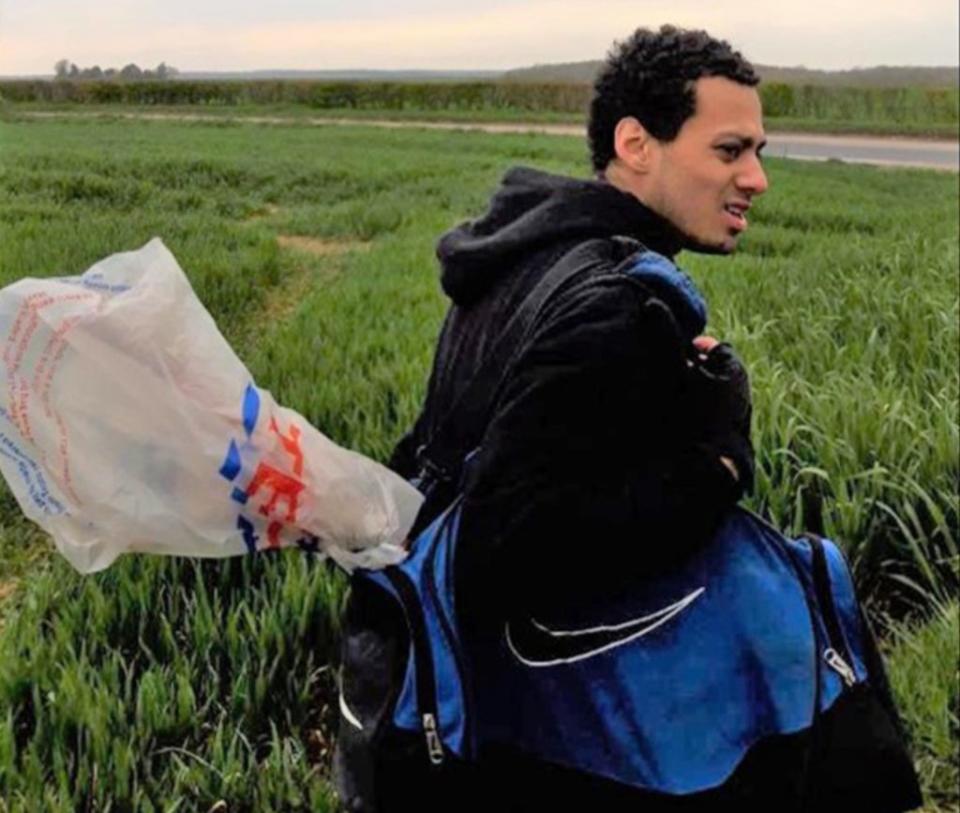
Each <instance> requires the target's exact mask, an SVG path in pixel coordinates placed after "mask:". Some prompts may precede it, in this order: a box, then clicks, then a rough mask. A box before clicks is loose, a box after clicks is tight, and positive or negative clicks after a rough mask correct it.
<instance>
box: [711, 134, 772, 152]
mask: <svg viewBox="0 0 960 813" xmlns="http://www.w3.org/2000/svg"><path fill="white" fill-rule="evenodd" d="M717 138H718V139H724V138H733V139H735V140H737V141H739V142H740V146H741V147H743V148H744V149H750V148H751V147H752V146H754V144H756V146H757V152H760V150H762V149H763V148H764V147H766V146H767V139H765V138H763V139H761V140H760V142H759V143H757V142H756V141H754V139H753V138H751V137H750V136H744V135H740V134H739V133H721V134H720V135H718V136H717Z"/></svg>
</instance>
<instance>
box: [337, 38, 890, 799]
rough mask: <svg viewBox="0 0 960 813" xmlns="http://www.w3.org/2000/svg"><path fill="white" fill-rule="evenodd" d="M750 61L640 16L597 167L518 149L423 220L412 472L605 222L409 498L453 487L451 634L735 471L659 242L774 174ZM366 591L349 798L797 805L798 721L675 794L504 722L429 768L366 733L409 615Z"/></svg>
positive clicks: (402, 454)
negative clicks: (437, 321)
mask: <svg viewBox="0 0 960 813" xmlns="http://www.w3.org/2000/svg"><path fill="white" fill-rule="evenodd" d="M757 83H758V78H757V76H756V75H755V73H754V71H753V68H752V67H751V66H750V64H749V63H748V62H746V61H745V60H744V59H743V58H742V57H741V56H740V55H739V54H738V53H736V52H735V51H733V50H732V49H731V48H730V46H729V45H728V44H727V43H725V42H721V41H717V40H715V39H713V38H711V37H710V36H708V35H707V34H706V33H704V32H700V31H684V30H678V29H675V28H672V27H663V28H662V29H660V31H658V32H651V31H648V30H644V29H640V30H638V31H637V32H636V33H634V34H633V36H632V37H630V38H629V39H628V40H627V41H626V42H624V43H622V44H620V45H619V46H618V47H617V48H615V50H614V51H613V52H612V53H611V55H610V57H609V58H608V60H607V62H606V64H605V65H604V67H603V69H602V71H601V73H600V75H599V77H598V79H597V81H596V85H595V93H594V98H593V101H592V105H591V110H590V123H589V139H590V149H591V154H592V162H593V168H594V170H595V171H596V179H595V180H590V181H580V180H574V179H571V178H564V177H558V176H552V175H548V174H546V173H542V172H538V171H535V170H532V169H525V168H515V169H513V170H510V171H509V172H508V173H507V174H506V176H505V178H504V181H503V185H502V186H501V188H500V189H499V190H498V191H497V193H496V194H495V195H494V197H493V199H492V201H491V203H490V206H489V209H488V211H487V212H486V213H485V214H484V215H483V216H482V217H480V218H479V219H478V220H475V221H472V222H469V223H466V224H463V225H461V226H459V227H457V228H455V229H453V230H452V231H451V232H449V233H448V234H446V235H444V236H443V238H442V239H441V240H440V243H439V246H438V256H439V258H440V261H441V264H442V267H443V273H442V285H443V289H444V291H445V292H446V293H447V295H448V296H449V297H450V298H451V300H452V303H453V304H452V306H451V309H450V312H449V314H448V316H447V319H446V322H445V324H444V327H443V331H442V333H441V335H440V338H439V341H438V346H437V353H436V359H435V363H434V368H433V372H432V375H431V378H430V383H429V387H428V393H427V398H426V403H425V405H424V409H423V412H422V414H421V415H420V417H419V419H418V420H417V422H416V425H415V426H414V428H413V429H412V431H411V432H410V433H409V434H408V435H407V436H406V437H405V438H404V439H403V441H401V443H400V444H399V446H398V448H397V449H396V451H395V453H394V455H393V459H392V461H391V465H392V467H393V468H394V469H395V470H396V471H398V472H399V473H401V474H402V475H404V476H406V477H409V478H414V477H416V476H417V475H418V473H420V471H421V466H422V463H423V461H422V460H421V459H419V457H418V453H417V452H418V449H420V448H421V447H422V446H423V445H424V444H426V443H428V442H429V441H430V440H431V438H432V437H433V435H434V433H435V432H436V431H437V428H438V426H439V425H440V423H441V421H442V420H443V418H444V416H445V415H446V414H447V413H448V411H449V410H450V408H451V406H452V405H453V404H454V403H455V401H456V399H457V398H458V396H459V395H460V394H461V393H462V392H463V390H464V388H465V387H466V386H467V385H468V384H469V382H470V381H471V380H472V379H473V377H474V376H475V375H476V374H477V373H478V371H479V370H480V369H481V366H482V363H483V360H484V359H485V358H486V357H487V354H489V353H490V352H491V348H492V347H494V346H495V344H496V340H497V338H498V336H499V335H500V334H501V333H502V332H503V330H504V329H505V326H506V325H507V323H508V322H509V319H510V317H511V315H512V314H513V313H514V312H515V311H516V310H517V309H518V308H519V307H520V304H521V303H522V302H523V301H524V300H525V299H526V298H527V297H528V295H529V294H530V292H531V291H532V290H533V289H534V287H535V285H536V284H537V282H538V281H539V280H540V279H541V278H542V277H543V275H544V274H545V273H546V272H547V271H548V270H549V269H550V268H551V267H553V266H554V265H555V264H556V263H557V262H559V261H560V260H561V258H562V257H563V256H564V255H566V254H567V253H568V252H570V251H571V250H572V249H574V248H575V247H577V246H578V245H581V244H583V243H584V242H585V241H588V240H593V239H594V238H602V239H600V240H596V241H595V242H594V243H592V244H591V245H592V246H595V248H594V249H593V257H592V259H593V260H594V262H593V263H592V264H591V265H590V268H589V270H588V271H586V272H584V273H583V274H579V275H577V276H575V277H574V278H573V279H572V280H571V281H569V283H567V284H565V285H564V286H563V287H562V288H561V289H560V290H559V291H558V292H557V294H556V295H555V296H553V297H552V298H551V299H550V300H549V301H548V304H547V306H546V307H545V308H544V310H543V312H542V313H540V314H539V315H538V318H537V321H536V323H535V325H534V329H533V332H532V335H531V336H529V337H528V339H527V340H525V342H524V343H523V345H522V346H521V347H520V348H518V351H517V353H516V355H515V357H514V359H513V361H512V363H511V365H510V367H509V371H508V373H507V375H506V378H505V380H504V381H503V382H502V383H501V386H500V390H499V392H498V395H497V398H496V403H495V407H494V410H493V414H492V416H491V417H490V419H489V422H488V423H487V425H486V427H485V430H484V432H483V439H482V442H481V444H480V446H479V448H478V449H477V450H476V452H475V453H474V454H472V455H471V456H470V458H469V460H468V462H467V463H466V464H465V465H464V467H463V469H462V471H460V472H458V475H459V476H458V478H456V482H455V483H454V484H453V485H452V486H451V487H450V488H447V489H443V488H439V489H434V490H433V491H432V492H431V493H430V495H429V496H428V499H427V501H426V503H425V505H424V508H423V510H422V511H421V514H420V517H419V518H418V522H417V526H416V528H415V531H418V530H420V529H422V528H423V527H425V525H426V524H428V523H429V522H430V521H431V520H432V519H433V518H435V517H436V516H437V515H438V514H439V513H440V512H442V511H443V509H444V508H446V507H447V504H448V503H449V501H450V500H451V499H452V497H453V496H454V495H455V494H457V493H462V495H463V509H462V515H461V526H460V534H459V542H458V547H457V559H456V569H457V570H456V589H457V594H456V601H457V607H458V613H459V616H460V619H461V623H462V625H463V629H464V635H465V636H466V637H467V638H470V639H473V640H476V641H482V640H484V639H485V638H488V637H489V636H491V635H495V634H497V631H498V630H501V629H502V624H503V619H505V618H507V617H509V616H510V615H511V614H513V613H515V612H518V611H520V612H524V613H527V614H528V615H530V616H532V617H543V615H549V614H550V613H552V612H554V611H556V610H558V609H560V610H564V609H567V610H569V609H570V608H576V607H584V606H589V604H590V602H592V601H594V600H596V599H597V598H598V597H600V596H609V595H614V594H616V593H617V592H618V591H621V590H625V589H629V587H630V586H631V585H636V584H638V583H640V582H641V581H642V580H644V579H650V578H654V577H655V576H656V574H657V573H658V572H661V571H663V570H664V569H669V568H671V567H674V566H675V565H676V564H677V563H679V562H681V561H682V560H683V559H684V557H686V556H688V555H689V554H691V553H692V552H694V551H696V550H698V549H699V548H700V547H701V546H703V545H704V544H705V543H706V542H707V541H708V540H709V539H710V538H711V536H712V535H713V533H714V532H715V529H716V527H717V525H718V523H719V521H720V519H721V518H722V517H723V516H724V514H725V513H726V512H727V511H729V509H730V508H731V507H732V506H733V505H734V504H735V503H736V502H737V501H738V500H739V498H740V497H741V496H742V494H743V493H744V491H745V489H747V488H749V486H750V483H751V480H752V475H753V455H752V450H751V447H750V439H749V421H750V402H749V391H748V387H747V381H746V374H745V373H744V371H743V368H742V366H741V365H740V363H739V362H738V361H737V359H736V358H735V357H734V355H733V354H732V351H731V350H730V348H729V346H727V345H723V344H718V343H717V342H716V341H715V340H712V339H708V338H706V337H704V336H702V335H701V333H702V331H703V329H704V325H705V321H706V311H705V304H704V302H703V300H702V298H701V297H700V295H699V294H698V293H697V291H696V289H695V288H694V287H693V285H692V283H691V282H690V281H689V279H688V278H686V277H685V276H684V275H683V274H682V272H680V271H679V270H678V269H676V268H675V266H673V264H672V262H670V260H671V259H672V258H673V257H674V256H675V255H676V254H677V253H678V252H679V251H680V250H681V249H688V250H693V251H701V252H710V253H719V254H729V253H730V252H732V251H734V249H735V248H736V245H737V242H738V241H739V239H740V236H741V235H742V234H743V232H744V231H745V229H746V228H747V212H748V210H749V209H750V206H751V204H752V202H753V201H754V200H755V199H756V198H757V197H758V196H760V195H762V194H763V193H764V192H765V191H766V189H767V178H766V175H765V173H764V170H763V167H762V165H761V159H760V155H761V150H762V149H763V146H764V144H765V139H764V131H763V125H762V118H761V107H760V100H759V96H758V94H757V92H756V87H755V86H756V85H757ZM641 249H642V250H645V251H647V252H648V253H647V254H646V255H645V256H646V257H647V259H648V261H649V259H650V257H653V258H655V259H654V260H653V263H654V267H653V269H652V270H651V269H649V268H648V269H647V272H646V273H644V274H643V275H640V274H638V273H635V272H636V270H637V269H636V268H634V266H633V265H632V263H634V260H635V258H636V257H637V256H638V252H640V250H641ZM649 252H655V254H652V255H651V254H649ZM656 258H659V259H656ZM374 592H375V591H370V590H369V589H366V590H364V589H363V588H362V587H358V588H355V590H354V594H353V595H352V596H351V600H350V606H349V607H348V611H347V616H346V619H345V628H346V630H347V640H346V644H345V648H344V688H343V691H344V705H343V707H342V708H343V709H344V714H345V717H348V718H349V719H350V720H351V723H350V724H349V725H345V726H344V727H343V728H342V738H341V743H340V753H339V755H338V776H339V786H340V791H341V795H342V796H343V797H344V799H345V801H347V803H348V806H350V807H351V808H352V809H355V810H414V809H416V810H424V809H430V810H433V809H437V810H466V809H471V810H472V809H478V810H481V809H486V810H491V811H493V810H550V809H558V810H568V809H569V810H573V809H581V808H582V806H584V805H586V804H590V805H591V806H593V807H595V808H596V809H600V810H619V809H639V808H638V807H637V806H638V805H642V806H643V807H642V809H644V810H648V809H649V810H670V811H673V810H681V809H682V810H711V809H715V808H717V807H718V806H719V805H721V804H728V803H732V804H734V805H735V809H737V810H740V811H743V810H746V809H748V808H749V809H753V808H752V807H750V806H751V805H754V804H755V805H756V806H757V807H758V808H759V807H761V806H762V807H765V809H777V810H790V809H797V808H794V807H792V806H791V805H792V804H794V803H799V800H800V799H799V794H797V793H795V792H792V789H791V787H790V784H791V783H793V784H798V783H799V782H800V779H801V774H802V773H803V772H802V770H801V769H800V767H798V766H800V764H801V763H802V761H803V754H804V753H805V751H804V749H803V745H804V744H803V743H802V742H789V743H785V744H780V745H778V746H777V747H774V748H768V749H766V750H763V749H759V750H758V752H757V753H752V754H751V755H750V757H748V759H747V760H745V762H744V765H742V766H741V769H739V770H738V772H737V773H736V774H735V775H734V777H733V778H732V779H731V781H730V782H728V783H727V785H725V786H724V787H723V788H720V789H717V790H714V791H709V792H706V793H704V794H696V795H695V796H696V798H694V797H686V798H685V799H679V800H678V799H676V798H672V797H671V798H667V797H665V796H662V795H660V794H655V793H650V792H646V791H641V790H638V789H636V788H632V787H626V786H622V785H618V784H617V783H614V782H610V781H607V780H604V779H602V778H599V777H597V776H592V775H586V774H583V773H579V772H576V771H572V770H569V769H563V768H560V767H557V766H551V765H547V764H546V763H544V762H541V761H539V760H537V759H536V758H534V757H532V756H531V755H526V754H520V753H515V752H513V751H511V749H510V747H509V744H504V745H502V746H501V747H496V748H490V749H488V750H487V752H486V753H485V754H484V755H483V758H482V759H481V760H480V763H479V765H477V766H462V767H461V768H460V769H459V770H458V771H446V772H444V773H443V774H438V773H436V772H434V773H431V772H430V771H429V770H428V769H427V767H426V762H425V760H423V759H422V755H421V754H420V749H421V746H420V745H419V741H418V743H417V744H414V743H412V742H406V741H403V740H402V738H401V739H400V740H391V739H390V736H391V735H389V734H387V735H386V739H380V738H379V736H378V735H373V734H370V733H369V732H371V731H373V730H376V731H381V730H382V729H380V728H379V727H378V725H377V720H382V718H383V716H384V714H385V710H388V709H389V707H390V700H389V698H390V697H392V694H391V687H393V691H394V692H395V687H396V685H397V683H398V681H399V680H400V679H401V678H402V674H401V673H398V672H397V671H394V672H393V673H392V674H386V671H381V672H380V673H378V672H377V670H375V669H371V668H370V664H371V663H375V662H377V659H378V658H379V659H381V660H382V661H383V662H384V663H386V662H396V661H397V658H398V653H400V654H401V655H402V654H403V653H405V652H406V648H407V646H408V644H407V642H406V638H405V633H404V630H403V621H402V619H397V618H396V613H395V612H394V611H392V610H391V608H390V606H389V605H388V604H385V603H383V600H382V598H378V597H377V596H376V595H374ZM401 660H402V658H401ZM364 664H365V665H366V667H365V666H364ZM358 732H360V733H362V732H367V734H366V735H365V736H366V737H367V739H362V738H361V736H360V733H358ZM793 760H796V763H797V764H796V765H793V764H790V765H789V770H786V771H784V769H783V768H784V764H788V763H790V762H791V761H793ZM425 806H426V807H425ZM771 806H773V807H771ZM854 809H856V808H854ZM890 809H891V810H899V809H906V808H905V807H892V808H890Z"/></svg>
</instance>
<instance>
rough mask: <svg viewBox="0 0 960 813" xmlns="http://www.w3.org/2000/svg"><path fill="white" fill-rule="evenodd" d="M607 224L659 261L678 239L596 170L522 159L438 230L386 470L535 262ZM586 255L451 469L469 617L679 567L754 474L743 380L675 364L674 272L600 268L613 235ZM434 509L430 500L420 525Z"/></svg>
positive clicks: (682, 345)
mask: <svg viewBox="0 0 960 813" xmlns="http://www.w3.org/2000/svg"><path fill="white" fill-rule="evenodd" d="M615 236H620V237H629V238H633V239H634V240H637V241H639V242H640V243H642V244H643V245H644V246H645V247H646V248H648V249H650V250H653V251H655V252H657V253H659V254H662V255H664V256H667V257H673V255H675V254H676V253H677V251H678V250H679V249H680V248H681V245H682V240H681V237H680V235H679V234H678V233H677V232H676V231H675V230H674V229H673V228H672V227H671V226H670V225H669V224H668V223H667V222H666V221H664V220H663V219H661V218H660V217H658V216H657V215H655V214H654V213H653V212H651V211H650V210H649V209H647V208H646V207H645V206H643V205H642V204H641V203H640V202H639V201H638V200H637V199H636V198H635V197H634V196H632V195H629V194H627V193H624V192H621V191H619V190H618V189H616V188H615V187H613V186H611V185H609V184H608V183H605V182H603V181H597V180H589V181H588V180H575V179H572V178H565V177H560V176H555V175H550V174H547V173H544V172H539V171H536V170H533V169H527V168H516V169H512V170H510V171H509V172H508V173H507V174H506V176H505V178H504V179H503V184H502V186H501V187H500V189H499V190H498V192H497V193H496V195H495V196H494V197H493V199H492V201H491V204H490V207H489V210H488V211H487V212H486V214H484V215H483V216H482V217H481V218H480V219H478V220H476V221H473V222H469V223H465V224H463V225H460V226H458V227H457V228H455V229H453V230H452V231H450V232H448V233H447V234H445V235H444V236H443V238H442V239H441V240H440V243H439V245H438V249H437V254H438V257H439V259H440V263H441V265H442V285H443V289H444V291H445V292H446V293H447V295H448V296H449V297H450V298H451V300H452V307H451V309H450V311H449V314H448V316H447V319H446V322H445V324H444V326H443V330H442V333H441V335H440V339H439V341H438V344H437V352H436V358H435V362H434V367H433V372H432V375H431V379H430V383H429V388H428V393H427V398H426V403H425V407H424V410H423V413H422V414H421V416H420V418H419V420H418V421H417V422H416V425H415V427H414V429H413V430H412V432H411V433H410V434H409V435H408V436H407V437H406V438H404V440H403V441H402V442H401V443H400V445H399V446H398V448H397V450H396V452H395V454H394V455H393V458H392V463H391V465H392V467H393V468H394V469H395V470H396V471H398V472H399V473H400V474H402V475H404V476H407V477H412V476H413V475H415V474H416V472H417V468H418V461H417V459H416V454H415V452H416V449H417V448H419V446H420V445H421V444H423V443H425V442H427V440H428V439H429V438H430V437H431V436H432V434H433V433H434V432H435V431H436V429H437V426H438V423H439V422H440V421H441V420H442V419H443V417H444V416H445V414H446V413H447V410H448V409H449V408H450V407H451V405H452V403H453V402H454V400H455V399H456V398H457V396H458V395H459V394H460V392H461V391H462V389H463V388H464V387H465V386H466V385H467V383H468V382H469V381H470V380H471V379H472V377H473V376H474V375H476V373H477V371H478V369H479V368H480V365H481V362H482V360H483V359H484V357H485V356H486V354H487V353H489V352H490V349H491V346H492V344H493V343H494V342H495V341H496V339H497V338H498V337H499V335H500V334H501V333H502V331H503V329H504V326H505V324H506V322H507V319H508V318H509V317H510V316H511V315H512V314H513V313H514V311H515V310H516V309H517V307H518V306H519V304H520V303H521V302H522V301H523V299H524V298H525V297H526V296H527V295H528V293H529V292H530V290H531V289H532V287H533V286H534V285H535V284H536V282H537V281H538V280H539V279H540V277H541V276H542V275H543V273H544V272H545V271H546V270H547V269H549V268H550V267H551V266H552V265H553V264H554V263H555V262H556V261H557V260H558V259H559V258H560V257H561V256H562V255H563V254H565V253H566V252H567V251H569V250H570V249H571V248H572V247H574V246H576V245H577V244H579V243H582V242H584V241H586V240H588V239H591V238H612V237H615ZM598 251H599V252H600V256H599V257H598V259H601V260H602V262H600V263H598V264H597V266H596V267H595V268H594V269H592V271H590V272H589V273H587V274H586V275H584V276H582V277H578V278H575V279H574V281H573V282H572V283H571V284H569V285H568V286H566V287H565V288H564V289H563V290H561V291H560V292H559V295H558V296H556V297H555V298H554V300H553V304H552V306H551V307H549V308H548V309H547V311H546V313H545V314H544V315H543V318H542V319H541V320H540V321H539V322H538V324H537V326H536V329H535V331H534V333H533V336H532V338H531V339H530V340H529V342H528V344H527V345H526V346H525V347H523V348H522V350H521V352H520V353H519V355H518V360H517V362H516V364H515V366H514V367H513V368H512V369H511V370H510V371H509V373H508V375H507V378H506V381H505V382H504V386H503V389H502V393H501V395H500V396H499V398H498V401H497V403H496V406H495V409H494V411H493V416H492V419H491V421H490V424H489V426H488V427H487V429H486V432H485V433H484V436H483V441H482V444H481V447H480V449H479V451H478V453H477V454H476V455H475V456H474V457H472V458H471V461H470V464H469V466H468V469H467V471H466V472H465V473H464V481H463V490H464V500H465V503H464V511H463V520H462V522H463V525H462V526H461V536H460V542H459V543H458V567H459V572H458V575H457V584H458V590H459V594H458V595H459V598H458V602H459V606H460V612H461V614H462V617H463V618H464V619H465V620H467V621H468V622H469V623H473V622H476V624H477V625H479V626H481V627H482V626H485V622H487V621H489V622H491V623H493V622H495V620H496V619H497V618H498V617H501V615H502V613H503V612H509V611H510V610H511V609H512V608H513V607H514V606H515V605H516V604H518V603H523V604H525V605H533V606H536V607H538V608H541V609H542V608H544V605H548V606H549V605H552V604H553V603H555V602H559V603H561V604H569V603H570V602H571V601H572V600H575V601H589V600H590V597H591V595H593V594H595V593H597V592H604V593H609V592H610V591H615V590H618V589H620V588H622V587H624V586H626V585H628V584H629V583H631V582H635V581H636V580H637V579H640V578H644V577H647V576H649V575H650V574H651V573H652V572H655V571H656V569H658V568H660V567H664V566H670V565H671V564H674V563H676V562H677V560H678V559H679V558H680V557H683V556H684V555H686V554H687V553H688V552H690V551H692V550H694V549H695V548H697V547H698V546H699V545H701V544H703V543H704V542H705V541H706V540H707V539H708V538H709V537H710V535H711V533H712V531H713V529H714V528H715V526H716V523H717V521H718V520H719V518H720V517H721V515H722V514H723V513H724V512H725V511H726V510H727V509H728V508H729V507H730V506H731V505H733V504H734V503H735V502H736V500H737V499H738V498H739V496H740V494H741V492H742V489H743V486H744V485H745V484H746V483H747V482H748V481H749V475H750V472H751V471H752V458H751V452H750V446H749V426H748V422H749V419H748V410H749V396H748V393H747V390H746V384H745V378H744V377H743V376H740V377H735V378H736V380H734V381H732V382H720V381H718V380H713V381H710V380H709V379H708V378H706V377H703V376H700V377H699V380H697V379H695V378H693V376H694V375H695V374H696V373H699V372H700V368H699V366H698V367H696V368H694V370H693V371H691V368H690V367H689V366H688V364H687V361H688V360H689V359H690V358H692V357H695V354H694V352H693V347H692V344H691V342H692V340H693V338H694V337H695V336H696V335H698V334H699V333H700V332H701V331H702V329H703V327H704V325H703V321H704V320H703V316H704V315H703V314H702V313H698V312H696V310H695V309H692V308H691V305H690V304H689V302H688V301H687V299H686V298H685V297H684V296H682V295H679V294H678V292H677V291H676V290H675V289H673V288H671V287H670V286H659V287H658V288H656V289H652V288H651V287H650V285H649V284H640V283H638V282H637V281H636V280H634V279H631V278H630V277H629V276H627V275H626V274H619V275H616V274H615V275H611V274H610V272H611V271H613V270H614V269H615V267H616V266H617V265H618V264H619V263H620V262H621V261H622V260H624V259H625V258H626V255H627V254H629V253H631V252H630V251H629V250H627V251H625V250H624V248H623V245H622V243H618V242H617V241H614V240H610V241H609V243H608V244H607V245H606V247H605V248H601V249H598ZM604 253H605V254H606V256H602V255H603V254H604ZM739 369H740V370H741V371H742V368H739ZM721 456H726V457H728V458H730V459H733V460H735V461H737V465H738V468H740V469H741V470H742V471H743V473H744V477H743V478H742V482H740V483H738V482H737V481H735V480H734V478H733V477H732V475H731V473H730V472H729V470H728V469H727V468H726V467H725V466H724V465H723V463H721V462H720V457H721ZM444 507H446V506H445V505H430V504H429V503H428V505H427V506H426V507H425V511H424V513H423V514H422V515H421V522H420V523H419V524H420V525H421V526H422V525H423V524H424V523H425V522H426V521H428V520H429V519H432V518H433V515H435V514H436V513H437V512H438V511H439V510H442V509H443V508H444ZM492 585H495V586H496V587H495V589H491V586H492Z"/></svg>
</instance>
